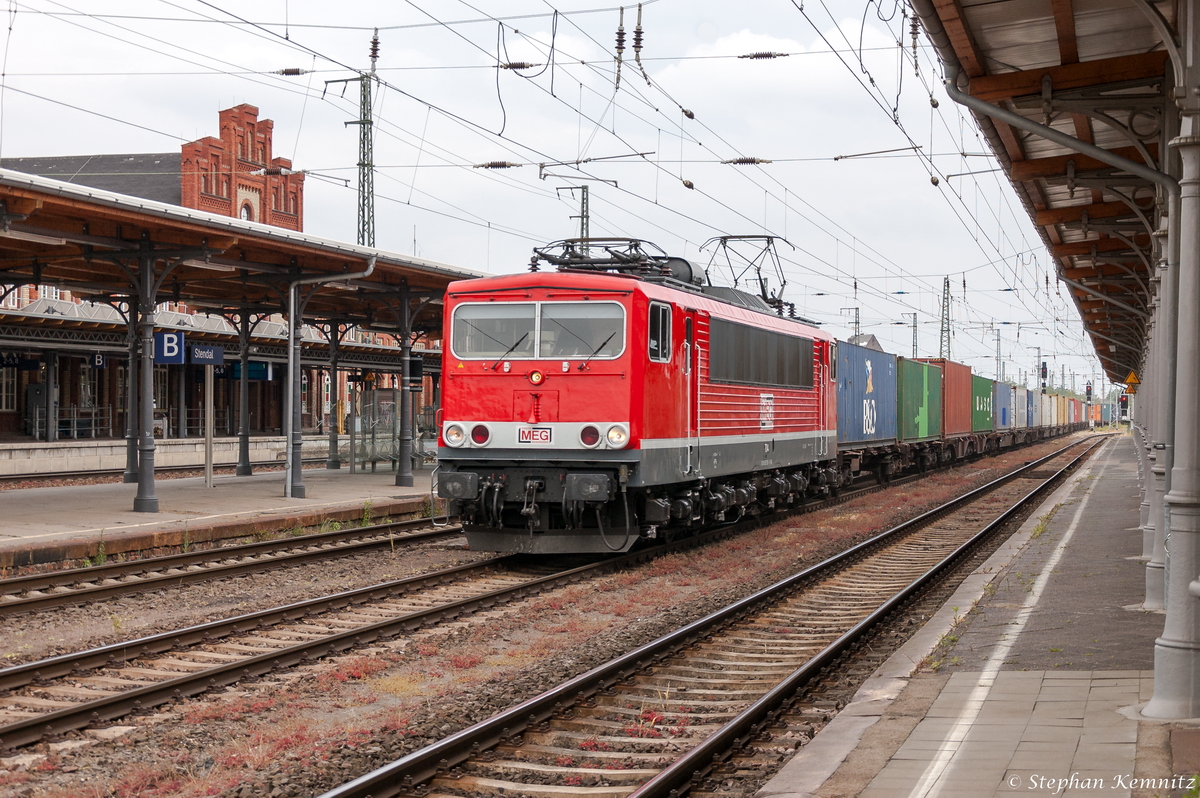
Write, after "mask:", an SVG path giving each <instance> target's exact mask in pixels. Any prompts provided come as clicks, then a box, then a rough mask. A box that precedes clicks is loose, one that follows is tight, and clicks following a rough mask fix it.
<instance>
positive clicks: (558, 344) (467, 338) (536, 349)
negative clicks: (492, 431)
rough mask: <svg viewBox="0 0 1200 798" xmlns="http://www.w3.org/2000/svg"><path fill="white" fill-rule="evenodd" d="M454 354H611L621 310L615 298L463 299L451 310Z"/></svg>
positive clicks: (616, 349)
mask: <svg viewBox="0 0 1200 798" xmlns="http://www.w3.org/2000/svg"><path fill="white" fill-rule="evenodd" d="M451 345H452V346H453V349H454V354H455V356H456V357H459V358H489V357H490V358H513V359H517V360H525V359H530V358H585V359H586V358H598V359H605V358H614V357H618V356H619V355H620V354H621V353H622V352H623V351H624V350H625V309H624V308H623V307H622V306H621V305H619V304H617V303H615V302H540V303H537V304H524V303H516V302H513V303H509V302H503V303H501V302H488V303H482V302H465V303H463V304H461V305H459V306H458V307H457V308H455V309H454V316H453V321H452V328H451Z"/></svg>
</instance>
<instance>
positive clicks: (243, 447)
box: [234, 310, 254, 477]
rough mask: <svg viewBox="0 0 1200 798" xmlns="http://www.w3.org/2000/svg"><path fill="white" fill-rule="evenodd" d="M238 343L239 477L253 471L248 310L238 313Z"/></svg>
mask: <svg viewBox="0 0 1200 798" xmlns="http://www.w3.org/2000/svg"><path fill="white" fill-rule="evenodd" d="M238 345H239V346H240V347H241V352H240V363H241V370H242V373H241V375H240V379H238V462H237V469H236V470H235V471H234V473H235V474H237V475H238V476H239V477H248V476H250V475H251V474H253V473H254V466H252V465H251V464H250V311H249V310H242V312H241V313H239V314H238Z"/></svg>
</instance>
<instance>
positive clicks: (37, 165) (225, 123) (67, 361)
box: [0, 104, 433, 442]
mask: <svg viewBox="0 0 1200 798" xmlns="http://www.w3.org/2000/svg"><path fill="white" fill-rule="evenodd" d="M258 114H259V112H258V108H257V107H255V106H253V105H249V104H242V105H237V106H234V107H233V108H227V109H225V110H224V111H221V112H220V113H219V114H218V118H219V124H218V127H219V132H218V135H217V136H206V137H204V138H202V139H198V140H196V141H191V142H188V143H186V144H184V145H182V146H181V147H180V150H179V151H178V152H166V153H133V154H101V155H66V156H47V157H32V158H4V159H0V167H3V168H6V169H12V170H15V171H19V172H26V173H29V174H35V175H38V176H41V177H48V178H52V179H55V180H61V181H64V182H68V183H76V184H81V185H86V186H91V187H93V188H98V189H102V190H105V191H112V192H116V193H119V194H127V195H130V196H134V197H142V198H145V199H149V200H155V201H158V202H163V203H167V204H171V205H179V206H182V207H184V208H195V209H197V210H201V211H206V212H209V213H214V214H219V215H223V216H231V217H235V218H241V219H244V220H247V221H252V222H258V223H260V224H267V225H273V226H275V227H281V228H286V229H288V230H295V231H296V232H303V231H304V175H303V174H301V173H294V172H292V162H291V160H290V159H288V158H280V157H275V155H274V150H273V135H274V128H275V124H274V122H272V121H271V120H270V119H260V118H259V115H258ZM5 288H6V286H5V285H4V284H3V283H0V322H3V321H4V319H5V318H6V314H8V316H7V317H8V318H9V319H12V318H13V316H14V315H16V316H20V317H22V318H23V319H25V320H27V321H34V322H35V323H39V322H40V323H43V324H47V325H53V324H61V323H63V322H64V321H67V322H68V323H70V321H71V320H74V319H80V320H82V321H83V322H84V323H91V322H92V321H93V320H94V321H95V322H98V323H100V324H108V325H111V326H112V327H113V328H117V327H120V328H121V329H123V325H122V323H121V321H120V318H119V317H118V316H117V314H116V313H115V311H112V310H111V309H109V308H108V307H107V306H101V305H94V304H92V303H90V302H86V301H84V302H81V300H80V299H79V298H78V297H74V296H72V295H71V292H70V291H68V290H63V289H59V288H57V287H55V286H50V285H22V286H20V287H18V288H16V289H15V290H13V291H11V292H9V293H7V295H5V291H4V289H5ZM159 313H160V318H161V320H162V321H163V322H164V324H167V325H170V326H177V325H182V326H184V327H190V328H193V329H194V328H196V327H197V326H201V325H202V326H206V327H212V326H214V325H216V326H218V327H222V328H224V327H227V325H224V324H223V322H221V321H220V320H219V319H216V318H213V319H208V318H205V317H203V316H196V315H195V311H194V310H192V309H191V308H188V307H187V306H186V304H185V303H180V302H171V301H166V302H164V303H163V304H162V305H160V307H159ZM282 322H283V317H282V316H273V317H271V319H269V320H266V324H265V326H264V325H260V328H259V329H260V330H270V331H271V332H272V334H273V335H275V336H283V338H284V339H286V327H285V326H284V324H283V323H282ZM223 331H225V330H223ZM227 332H229V333H230V334H231V336H233V337H235V336H236V333H235V332H234V331H233V329H232V327H229V328H228V330H227ZM346 343H348V344H360V345H367V346H372V347H388V348H391V347H394V346H395V344H396V342H395V339H394V338H393V337H392V336H390V335H386V334H382V333H375V332H368V331H365V330H353V331H351V332H350V333H349V335H348V338H347V340H346ZM419 348H422V347H419ZM9 361H12V362H9ZM44 363H45V361H44V358H43V359H42V360H41V361H32V360H29V359H27V358H23V357H19V356H18V354H17V353H15V352H12V351H3V352H0V442H2V441H3V440H4V439H5V438H6V437H7V436H11V435H14V434H15V435H17V436H20V437H23V436H24V435H29V434H36V429H35V428H33V427H31V424H30V421H29V412H28V411H29V404H30V402H29V400H28V398H27V395H28V394H27V392H28V391H29V390H30V389H29V386H30V385H38V384H45V380H46V376H45V368H44ZM113 366H114V367H113V368H111V369H109V368H93V366H92V363H91V361H90V360H89V355H88V354H87V353H86V352H78V353H76V352H68V351H64V352H62V353H61V356H60V357H58V360H57V368H58V370H59V379H58V386H59V390H58V396H59V398H58V405H59V413H60V418H72V417H74V414H75V413H76V412H77V411H76V408H81V409H94V408H101V409H105V410H108V411H109V412H107V413H106V414H105V418H106V419H107V420H106V422H105V423H104V425H103V427H99V426H97V425H93V426H89V427H88V430H87V432H88V433H89V434H97V432H98V431H99V433H100V434H101V435H104V436H106V437H107V436H120V434H121V431H122V429H123V426H124V410H125V393H126V387H125V382H124V380H125V366H124V363H123V362H120V360H119V359H118V360H116V361H115V362H114V363H113ZM34 367H37V368H34ZM181 368H182V367H178V366H171V367H168V366H157V367H156V368H155V406H156V408H158V409H161V410H162V411H163V413H164V414H165V415H166V416H167V418H168V420H169V421H170V423H169V424H166V427H167V429H166V430H165V432H166V433H167V434H172V430H174V429H176V428H177V427H178V425H179V418H178V414H177V411H178V410H179V408H180V406H181V405H182V406H185V407H186V408H187V410H188V411H189V412H191V413H195V412H196V411H195V408H197V407H199V390H200V387H201V384H200V383H199V382H197V381H196V380H194V379H193V377H192V376H191V375H188V376H187V378H186V385H185V387H184V388H180V387H178V385H179V381H178V379H177V372H178V371H179V370H180V369H181ZM331 377H332V375H330V374H329V373H328V370H320V369H305V374H304V383H303V384H304V391H303V394H302V402H303V405H304V407H303V418H304V428H305V429H306V430H312V429H314V428H317V427H318V426H319V420H321V419H322V418H323V417H324V415H325V413H324V412H323V411H325V409H326V408H329V409H330V410H334V408H339V409H337V410H334V417H335V418H337V419H338V420H339V421H340V420H341V418H342V416H343V414H344V411H342V410H341V409H340V407H341V405H340V400H341V398H342V397H344V396H346V380H347V373H346V372H342V373H340V374H338V375H337V378H336V379H332V378H331ZM252 379H257V378H252ZM281 380H282V370H281V369H276V370H275V373H274V376H273V378H271V379H269V380H258V381H255V382H252V383H251V411H250V428H251V429H252V430H254V431H257V432H269V431H278V430H279V428H280V427H281V426H282V421H281V408H282V387H281V386H282V382H281ZM397 384H398V379H397V378H396V377H395V376H394V375H391V374H387V375H381V378H380V379H379V381H378V385H377V387H380V388H389V387H393V386H395V385H397ZM230 386H232V382H231V383H230ZM309 386H312V389H311V390H310V389H309ZM230 391H232V387H230ZM426 394H427V395H426V396H424V397H420V398H418V399H417V403H418V407H424V406H426V405H428V404H431V403H432V401H433V393H432V388H430V389H429V390H427V391H426ZM217 405H218V411H219V413H222V414H223V413H224V412H225V411H226V408H230V409H232V407H233V402H232V393H230V394H229V396H225V395H223V394H221V393H219V394H218V396H217ZM228 419H229V420H228V421H227V425H228V427H229V428H230V429H232V428H233V420H232V416H230V417H228ZM74 434H75V430H74V429H71V430H70V431H67V432H64V433H63V435H64V437H66V436H73V435H74Z"/></svg>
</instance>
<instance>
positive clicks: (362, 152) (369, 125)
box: [325, 28, 379, 247]
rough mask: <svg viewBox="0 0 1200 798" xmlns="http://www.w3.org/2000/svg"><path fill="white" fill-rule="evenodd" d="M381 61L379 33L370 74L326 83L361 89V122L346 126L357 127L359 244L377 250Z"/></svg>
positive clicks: (356, 121) (374, 43) (375, 38)
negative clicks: (376, 85) (376, 84)
mask: <svg viewBox="0 0 1200 798" xmlns="http://www.w3.org/2000/svg"><path fill="white" fill-rule="evenodd" d="M378 60H379V29H378V28H376V29H375V34H374V35H373V36H372V37H371V71H370V72H364V73H363V74H361V75H359V76H358V77H356V78H340V79H338V80H327V81H325V85H326V86H328V85H329V84H330V83H353V82H354V81H358V85H359V111H358V113H359V118H358V119H356V120H354V121H351V122H346V124H347V125H358V126H359V128H358V243H359V244H361V245H363V246H367V247H373V246H375V130H374V121H373V119H372V116H371V83H372V81H374V80H375V64H376V61H378Z"/></svg>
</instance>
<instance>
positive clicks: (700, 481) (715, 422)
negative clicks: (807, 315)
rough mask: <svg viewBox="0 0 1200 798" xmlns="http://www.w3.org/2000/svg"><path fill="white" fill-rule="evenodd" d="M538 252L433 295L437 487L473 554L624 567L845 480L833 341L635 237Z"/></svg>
mask: <svg viewBox="0 0 1200 798" xmlns="http://www.w3.org/2000/svg"><path fill="white" fill-rule="evenodd" d="M585 245H586V246H588V247H589V249H588V250H584V249H583V246H585ZM536 252H537V256H535V258H534V265H533V266H532V267H531V272H530V273H526V274H518V275H511V276H503V277H489V278H484V279H478V280H467V281H463V282H457V283H453V284H451V286H450V287H449V289H448V291H447V294H446V307H445V319H446V321H445V337H444V345H443V372H442V373H443V375H444V379H443V396H442V410H441V413H442V415H441V418H440V434H441V437H440V439H439V447H438V457H439V461H440V465H439V471H438V474H437V477H436V479H437V485H438V488H437V489H438V495H439V496H441V497H443V498H446V499H449V500H451V505H452V507H451V510H452V512H456V513H458V514H459V515H460V516H461V517H462V519H463V524H464V529H465V532H466V536H467V540H468V541H469V543H470V545H471V547H472V548H474V549H481V550H491V551H509V552H539V553H551V552H556V553H562V552H609V551H614V552H617V551H625V550H628V549H629V548H630V546H632V545H633V544H634V543H635V542H636V541H637V540H638V539H639V538H655V537H670V536H672V535H674V534H676V533H677V532H685V531H687V530H688V529H689V528H691V527H695V526H698V525H700V524H702V523H705V522H711V521H722V520H725V521H731V520H734V519H737V518H740V517H742V516H744V515H748V514H756V513H760V512H763V511H766V510H770V509H772V508H774V507H777V506H782V505H786V504H790V503H792V502H795V501H797V500H799V499H802V498H803V497H804V496H805V495H807V494H820V493H826V492H829V491H832V490H836V489H837V487H838V486H839V485H840V484H841V482H842V479H843V477H842V474H840V473H839V471H838V469H837V468H836V465H835V464H836V458H837V431H836V426H837V425H836V402H835V395H834V391H835V385H836V381H835V377H836V375H835V374H833V373H832V370H833V369H834V368H835V365H834V364H835V360H836V358H835V352H834V342H833V338H832V337H831V336H830V335H828V334H826V333H824V332H822V331H820V330H818V329H816V328H815V327H813V326H812V325H811V324H810V323H807V322H804V321H802V320H798V319H794V318H785V317H782V316H781V315H779V313H777V312H776V311H775V310H774V309H773V308H772V307H771V306H770V305H769V304H768V303H767V302H766V301H764V300H763V299H762V298H760V297H756V296H753V295H751V294H747V293H745V292H742V291H737V290H735V289H730V288H721V287H715V286H706V285H701V280H700V279H699V276H698V275H697V274H696V272H695V270H694V268H693V267H692V265H691V264H690V263H688V262H687V261H685V260H683V259H680V258H672V257H668V256H666V255H663V254H661V253H651V252H648V247H647V246H646V245H644V244H643V242H640V241H636V240H625V239H620V240H615V239H605V240H598V239H589V240H587V241H586V242H584V241H581V240H568V241H564V242H559V243H558V244H555V245H551V246H550V247H546V248H542V249H539V250H536ZM596 253H603V254H602V255H600V256H599V257H597V256H596ZM539 258H540V259H542V260H546V261H549V262H551V263H553V264H555V265H556V266H558V270H557V271H554V272H549V271H547V272H539V271H537V263H538V259H539Z"/></svg>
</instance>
